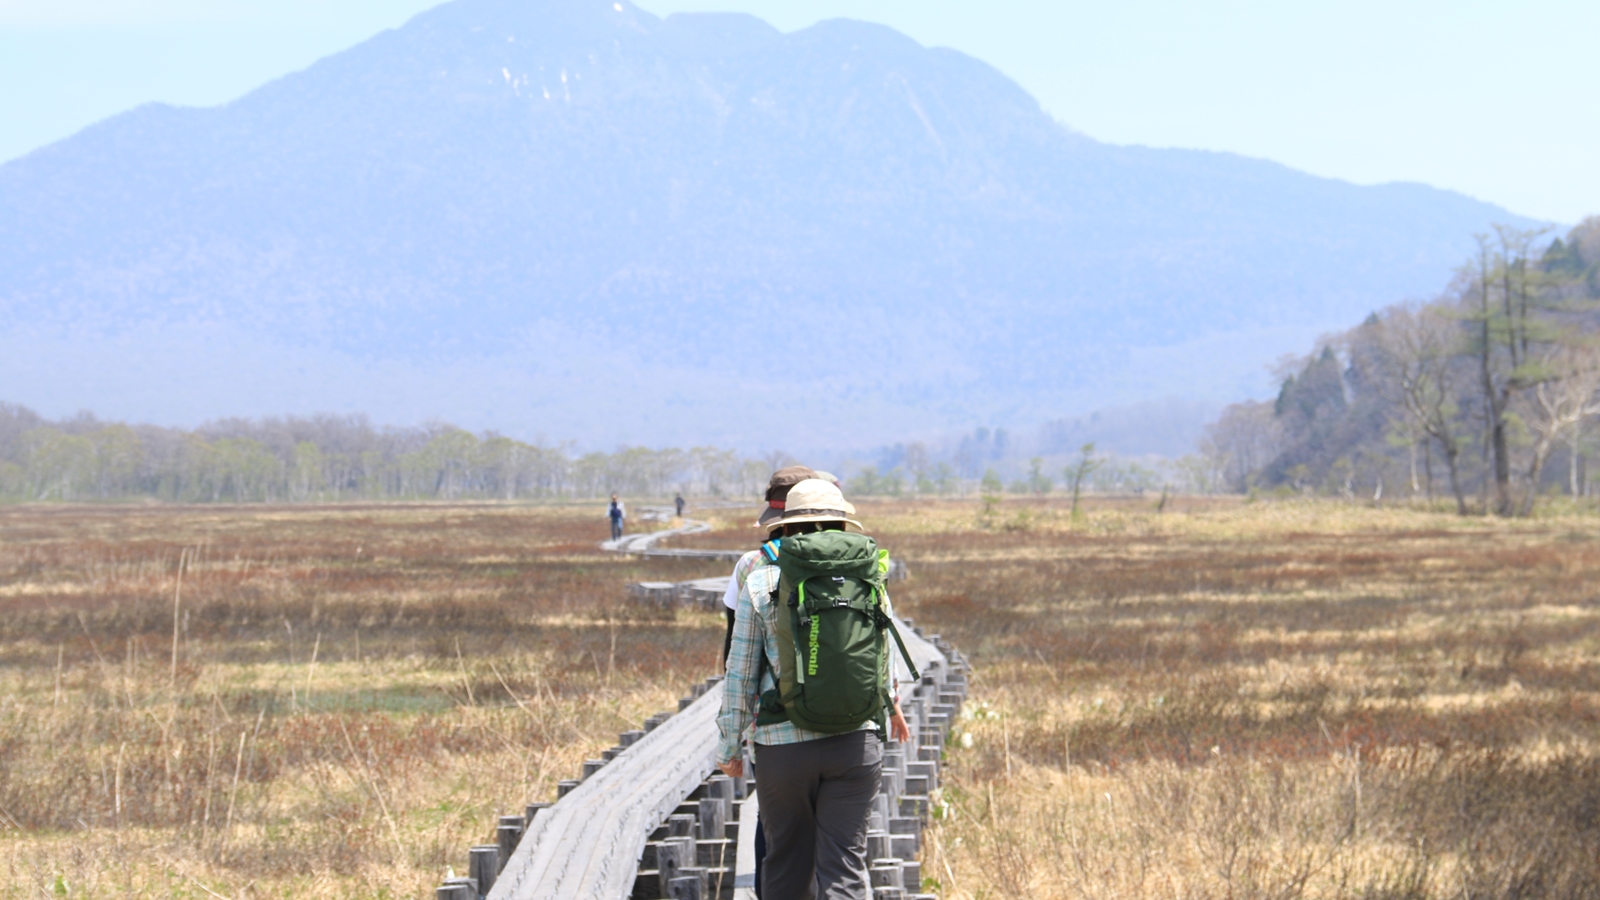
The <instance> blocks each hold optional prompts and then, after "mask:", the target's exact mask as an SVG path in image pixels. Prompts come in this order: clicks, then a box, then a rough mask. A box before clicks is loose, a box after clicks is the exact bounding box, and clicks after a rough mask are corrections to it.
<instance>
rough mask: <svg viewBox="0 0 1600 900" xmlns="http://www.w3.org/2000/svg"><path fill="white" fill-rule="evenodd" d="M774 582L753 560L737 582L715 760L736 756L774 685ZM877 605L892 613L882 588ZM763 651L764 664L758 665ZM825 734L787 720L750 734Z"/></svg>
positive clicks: (781, 740) (785, 739) (759, 739)
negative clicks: (763, 696)
mask: <svg viewBox="0 0 1600 900" xmlns="http://www.w3.org/2000/svg"><path fill="white" fill-rule="evenodd" d="M740 562H741V563H742V562H743V560H740ZM777 586H778V567H777V566H773V565H758V566H757V567H756V568H755V569H754V570H753V571H751V572H750V574H749V576H748V577H746V578H745V580H744V583H743V584H742V585H741V586H740V587H739V608H738V610H737V611H736V612H735V613H734V618H733V647H732V649H730V650H729V651H728V677H727V678H726V679H725V680H724V681H723V682H722V711H721V712H720V713H718V714H717V730H718V732H719V733H720V736H721V739H720V740H719V741H718V742H717V763H718V764H719V765H720V764H722V763H725V762H727V761H728V760H731V759H735V758H737V757H738V756H739V741H740V739H741V738H742V737H743V736H744V734H745V730H746V729H748V728H750V727H751V723H753V722H754V721H755V718H756V708H757V706H758V704H759V701H760V697H761V694H762V692H764V691H768V690H771V689H773V688H775V687H777V672H778V630H777V627H776V626H775V625H774V624H773V622H774V616H775V615H776V612H777V611H775V610H774V609H773V608H772V592H773V590H774V589H775V588H777ZM883 610H884V612H886V613H888V614H889V615H891V616H892V615H894V608H893V607H892V606H890V604H889V595H888V593H887V592H885V593H884V595H883ZM889 640H893V638H890V639H889ZM763 654H765V656H766V665H765V666H763V665H762V655H763ZM757 679H760V681H759V683H758V681H757ZM876 727H877V725H876V724H875V723H873V722H865V723H863V724H862V726H861V730H871V729H873V728H876ZM826 737H833V735H831V734H824V733H822V732H820V731H809V730H807V729H804V728H800V727H797V726H796V725H795V724H794V723H792V722H779V723H777V724H775V725H756V726H755V728H754V732H753V734H752V738H751V739H752V740H754V741H755V742H756V743H758V744H766V745H768V746H771V745H774V744H798V743H800V742H801V741H814V740H818V739H820V738H826Z"/></svg>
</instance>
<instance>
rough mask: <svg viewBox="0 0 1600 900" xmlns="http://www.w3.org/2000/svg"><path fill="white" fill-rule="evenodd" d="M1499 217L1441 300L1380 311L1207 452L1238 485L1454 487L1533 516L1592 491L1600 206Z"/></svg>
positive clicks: (1380, 494)
mask: <svg viewBox="0 0 1600 900" xmlns="http://www.w3.org/2000/svg"><path fill="white" fill-rule="evenodd" d="M1546 235H1547V232H1546V231H1544V230H1524V229H1517V228H1511V227H1506V226H1497V227H1496V228H1495V229H1494V233H1493V234H1486V235H1478V236H1477V242H1478V246H1477V252H1476V253H1475V254H1474V256H1473V258H1472V259H1470V260H1468V261H1466V262H1465V263H1464V264H1463V265H1462V266H1461V268H1460V270H1459V271H1458V272H1457V274H1456V276H1455V278H1454V279H1453V280H1452V281H1451V282H1450V284H1449V285H1448V286H1447V287H1446V289H1445V290H1444V291H1443V292H1442V293H1441V294H1440V296H1438V297H1437V298H1435V299H1433V300H1431V301H1428V302H1407V303H1399V304H1396V305H1393V306H1390V307H1388V308H1386V309H1382V310H1379V311H1377V312H1375V313H1373V314H1371V315H1370V316H1368V317H1367V319H1366V321H1364V322H1362V323H1361V324H1360V325H1358V326H1356V327H1355V328H1352V329H1350V330H1349V331H1346V332H1344V333H1342V334H1337V335H1332V336H1330V337H1327V338H1325V339H1323V340H1322V341H1321V342H1319V344H1318V346H1317V347H1316V348H1315V350H1314V351H1313V352H1312V353H1310V354H1308V355H1307V356H1304V357H1299V358H1296V359H1293V360H1290V361H1289V362H1288V363H1286V364H1285V365H1284V366H1283V367H1282V368H1281V369H1280V373H1279V374H1280V378H1281V381H1280V385H1281V386H1280V390H1279V392H1278V396H1277V398H1276V399H1275V400H1273V401H1270V402H1246V403H1239V404H1235V405H1233V406H1230V407H1228V408H1227V410H1225V411H1224V413H1223V415H1222V416H1221V418H1220V419H1219V420H1218V421H1216V422H1214V423H1213V424H1211V425H1210V426H1209V427H1208V428H1207V431H1206V436H1205V438H1204V440H1203V441H1202V446H1201V451H1202V453H1201V456H1202V458H1203V459H1204V460H1205V461H1206V464H1207V466H1208V468H1209V470H1210V477H1211V478H1212V479H1213V480H1215V481H1216V483H1218V484H1220V485H1224V486H1226V487H1227V488H1228V489H1231V490H1234V491H1240V492H1244V491H1251V490H1279V491H1295V492H1318V493H1331V494H1344V495H1346V496H1356V495H1358V494H1359V495H1363V496H1367V495H1370V496H1371V497H1372V498H1374V499H1379V500H1381V499H1382V498H1384V497H1385V496H1389V497H1393V496H1395V495H1396V494H1399V495H1401V496H1414V497H1425V498H1427V499H1430V500H1431V499H1433V498H1435V497H1438V498H1442V499H1444V500H1446V501H1447V502H1449V503H1450V504H1451V505H1452V506H1453V507H1454V508H1455V509H1456V511H1457V512H1459V513H1461V514H1463V515H1465V514H1468V513H1471V512H1479V513H1485V512H1486V513H1493V514H1495V515H1501V516H1509V515H1527V514H1529V513H1530V512H1531V511H1532V509H1533V505H1534V501H1535V499H1536V498H1537V497H1539V496H1540V495H1541V494H1546V493H1565V494H1567V495H1570V496H1573V497H1583V496H1589V495H1590V494H1591V493H1592V491H1593V484H1592V479H1591V476H1590V472H1589V461H1590V459H1591V458H1592V457H1593V456H1594V454H1595V453H1596V450H1597V449H1600V446H1597V442H1596V429H1595V427H1594V425H1595V418H1596V416H1600V217H1596V218H1590V219H1588V220H1586V221H1585V222H1583V223H1582V224H1580V225H1579V226H1577V227H1576V228H1574V229H1573V230H1572V231H1571V232H1570V233H1568V234H1567V235H1566V236H1565V238H1564V239H1563V238H1560V237H1557V238H1555V239H1554V240H1550V241H1549V242H1548V243H1546V242H1545V238H1546Z"/></svg>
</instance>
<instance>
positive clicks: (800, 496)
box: [716, 479, 919, 900]
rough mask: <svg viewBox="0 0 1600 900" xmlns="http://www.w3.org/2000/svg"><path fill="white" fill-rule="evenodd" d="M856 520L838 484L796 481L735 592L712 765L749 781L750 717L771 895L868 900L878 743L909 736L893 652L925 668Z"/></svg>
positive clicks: (881, 563) (884, 558) (774, 899)
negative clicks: (744, 745)
mask: <svg viewBox="0 0 1600 900" xmlns="http://www.w3.org/2000/svg"><path fill="white" fill-rule="evenodd" d="M769 508H771V507H769ZM853 515H855V507H854V506H852V505H851V504H850V503H848V502H846V501H845V499H844V495H843V494H841V493H840V492H839V488H838V487H837V486H835V485H833V484H831V483H829V482H826V481H822V480H819V479H806V480H804V481H800V482H799V483H797V484H795V485H794V486H793V487H792V488H790V489H789V493H788V495H787V497H786V498H785V500H784V506H783V510H782V514H781V515H779V516H777V517H775V518H773V519H772V520H771V525H772V527H773V529H774V530H775V531H778V532H780V535H779V536H778V537H777V538H776V539H774V540H770V541H768V542H766V543H765V544H763V545H762V559H763V562H762V564H761V565H759V566H757V567H755V568H754V569H753V570H752V571H751V572H750V574H749V575H748V576H747V577H746V578H745V581H744V585H743V586H742V587H741V589H740V590H739V598H738V609H737V611H736V613H735V617H734V629H733V642H732V648H731V650H730V652H729V654H728V660H727V666H726V668H727V678H726V679H725V680H724V682H723V694H722V710H721V712H720V713H719V714H718V716H717V727H718V730H719V733H720V739H719V741H718V744H717V760H716V761H717V764H718V766H719V767H720V768H721V769H722V770H723V771H724V772H726V773H727V774H728V775H730V776H732V777H735V778H741V777H743V775H744V761H743V757H742V752H741V742H742V741H743V739H744V736H745V731H746V729H748V728H750V727H751V726H752V725H753V726H754V731H753V733H752V734H751V738H752V744H753V747H754V753H755V769H756V771H755V778H756V790H757V792H758V794H759V795H760V797H761V821H762V825H763V829H764V831H765V832H766V843H767V855H766V859H765V860H764V864H763V866H762V870H763V871H762V877H761V896H762V898H763V900H814V898H816V897H818V896H819V895H820V896H822V897H826V898H828V900H868V898H870V896H871V892H872V888H871V886H870V885H871V882H870V879H869V876H868V872H867V858H866V849H867V841H866V835H867V815H868V812H869V811H870V809H871V804H872V798H873V795H874V794H876V793H877V790H878V782H879V776H880V773H881V772H882V768H883V742H884V741H885V740H889V739H893V740H897V741H908V740H910V738H911V734H910V731H909V729H908V728H907V727H906V721H905V717H904V716H903V715H902V714H901V713H900V705H899V700H898V698H897V696H896V689H897V687H898V685H897V684H896V682H895V679H894V677H893V674H892V673H893V671H894V667H893V665H892V664H891V654H898V655H899V656H900V658H902V659H903V660H904V661H905V664H906V668H907V669H908V671H910V672H911V673H912V677H913V678H916V677H919V676H917V674H916V667H915V665H913V664H912V662H911V657H910V654H909V653H907V652H906V649H905V645H904V644H903V643H902V641H901V638H900V635H899V632H898V631H896V629H895V625H894V611H893V608H892V607H891V606H890V603H889V595H888V591H887V590H886V588H885V583H886V580H887V576H888V568H889V559H888V552H887V551H881V550H879V549H878V547H877V543H876V542H875V541H874V540H873V539H872V538H870V537H868V536H867V535H866V533H865V529H863V528H862V526H861V523H860V522H857V521H856V520H854V519H853V518H851V516H853Z"/></svg>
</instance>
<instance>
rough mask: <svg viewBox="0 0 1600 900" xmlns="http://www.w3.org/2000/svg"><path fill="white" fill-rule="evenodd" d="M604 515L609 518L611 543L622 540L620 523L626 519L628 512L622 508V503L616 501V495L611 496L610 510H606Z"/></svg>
mask: <svg viewBox="0 0 1600 900" xmlns="http://www.w3.org/2000/svg"><path fill="white" fill-rule="evenodd" d="M606 515H608V516H610V517H611V539H612V540H613V541H615V540H620V539H621V538H622V523H623V520H625V519H627V518H628V511H627V510H626V509H624V508H623V506H622V501H621V500H618V499H617V495H616V494H612V495H611V508H610V509H608V510H606Z"/></svg>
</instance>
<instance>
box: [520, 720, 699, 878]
mask: <svg viewBox="0 0 1600 900" xmlns="http://www.w3.org/2000/svg"><path fill="white" fill-rule="evenodd" d="M721 699H722V692H721V691H720V690H711V691H708V692H707V693H706V694H705V695H704V696H702V697H700V698H699V699H698V700H696V701H695V702H694V703H692V704H690V705H689V707H688V708H687V709H684V710H683V711H682V712H679V713H678V714H677V715H674V716H673V717H671V718H670V719H667V720H666V721H665V722H664V723H662V724H661V725H660V726H658V727H657V728H656V729H655V730H653V731H651V732H650V733H648V734H646V735H645V736H644V737H643V738H642V739H640V740H638V741H636V742H635V743H634V744H633V745H632V746H631V747H628V748H627V749H626V750H624V751H622V753H620V754H618V755H617V757H616V758H615V759H614V760H612V761H611V762H610V763H609V764H608V765H606V766H604V767H602V768H601V769H600V770H599V771H598V772H596V773H595V774H594V775H593V776H591V777H590V778H589V779H588V780H587V781H585V782H584V783H583V784H581V785H579V786H578V787H576V788H574V789H573V790H572V791H571V792H570V793H569V794H567V796H565V797H563V798H562V799H561V800H560V801H559V802H557V803H556V804H555V805H554V806H552V807H550V808H549V809H547V810H545V811H544V812H542V813H540V814H539V816H538V817H537V818H536V819H534V821H533V823H532V825H531V826H530V827H529V829H528V832H527V834H526V835H525V836H524V838H523V840H522V842H521V843H520V844H519V845H518V847H517V852H516V853H514V854H512V856H511V859H510V861H508V862H507V863H506V867H505V870H504V871H503V872H502V873H501V874H500V877H499V879H498V880H496V882H495V886H494V890H493V891H491V892H490V894H489V898H490V900H557V898H560V900H616V898H618V897H623V896H626V895H627V894H628V893H629V892H630V891H631V890H632V886H633V879H634V876H635V875H636V874H637V869H638V860H639V856H640V854H642V853H643V852H644V845H645V842H646V840H647V838H648V837H649V834H650V831H651V830H652V829H654V828H655V827H656V826H657V825H658V824H659V823H660V822H661V821H662V820H663V819H665V818H666V816H667V815H668V814H669V813H671V812H672V810H673V809H674V808H676V807H677V805H678V804H679V802H681V801H682V800H683V798H684V797H686V796H688V794H689V792H690V791H693V790H694V789H695V787H696V786H697V785H698V784H700V782H701V781H703V780H705V778H706V777H707V776H708V775H710V774H711V771H712V769H713V768H715V767H714V766H713V764H712V756H713V755H714V754H715V752H716V744H717V726H716V715H717V709H718V707H719V706H720V705H721Z"/></svg>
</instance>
